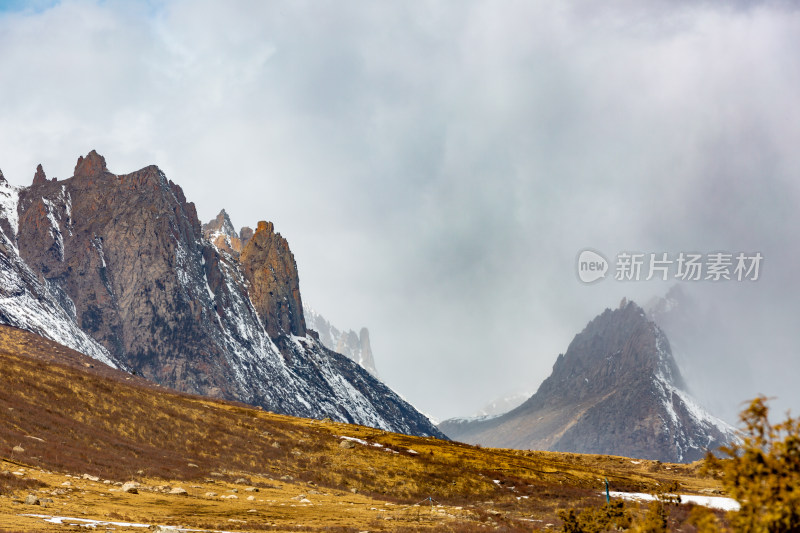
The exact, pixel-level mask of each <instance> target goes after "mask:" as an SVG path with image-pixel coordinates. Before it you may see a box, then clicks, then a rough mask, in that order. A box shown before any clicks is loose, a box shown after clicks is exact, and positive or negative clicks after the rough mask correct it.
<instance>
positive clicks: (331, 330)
mask: <svg viewBox="0 0 800 533" xmlns="http://www.w3.org/2000/svg"><path fill="white" fill-rule="evenodd" d="M303 314H304V315H305V318H306V324H308V327H309V328H310V329H312V330H314V331H316V332H317V334H319V340H320V342H321V343H322V344H323V345H324V346H325V347H326V348H328V349H329V350H333V351H334V352H338V353H340V354H343V355H346V356H347V357H349V358H350V359H352V360H353V361H355V362H356V363H358V364H359V365H361V366H362V367H363V368H365V369H366V370H367V371H368V372H369V373H370V374H372V375H373V376H375V377H378V370H377V369H376V368H375V359H374V357H373V355H372V346H371V345H370V341H369V330H368V329H367V328H361V331H360V332H359V333H356V332H355V331H353V330H352V329H351V330H347V331H343V330H340V329H338V328H337V327H335V326H333V325H332V324H331V323H330V322H328V320H327V319H326V318H325V317H324V316H322V315H321V314H319V313H317V312H316V311H315V310H314V309H313V308H311V307H309V306H308V305H304V306H303Z"/></svg>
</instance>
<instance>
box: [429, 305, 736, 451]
mask: <svg viewBox="0 0 800 533" xmlns="http://www.w3.org/2000/svg"><path fill="white" fill-rule="evenodd" d="M685 389H686V387H685V384H684V381H683V377H682V376H681V373H680V371H679V369H678V366H677V364H676V363H675V360H674V358H673V356H672V352H671V349H670V345H669V341H668V340H667V337H666V335H665V334H664V332H663V331H662V330H661V328H659V326H658V325H656V323H655V322H653V321H652V320H650V319H649V318H648V316H647V315H646V314H645V312H644V310H643V309H642V308H640V307H639V306H638V305H636V304H635V303H633V302H629V301H627V300H623V302H622V303H621V304H620V306H619V308H618V309H615V310H611V309H606V310H605V311H604V312H603V313H602V314H600V315H599V316H598V317H596V318H595V319H594V320H592V321H591V322H590V323H589V324H588V325H587V326H586V328H585V329H584V330H583V331H582V332H581V333H579V334H578V335H576V336H575V338H574V339H573V340H572V342H571V343H570V345H569V347H568V348H567V351H566V353H564V354H561V355H559V356H558V358H557V359H556V362H555V365H554V366H553V372H552V374H551V375H550V377H548V378H547V379H546V380H545V381H544V382H543V383H542V384H541V386H540V387H539V390H538V391H537V392H536V394H534V395H533V396H531V397H530V398H529V399H527V400H526V401H525V402H524V403H523V404H522V405H520V406H519V407H517V408H515V409H512V410H511V411H509V412H506V413H504V414H502V415H499V416H489V417H480V418H472V419H451V420H446V421H444V422H442V423H441V424H440V425H439V428H440V429H441V430H442V431H443V432H444V433H445V434H447V435H448V436H449V437H451V438H453V439H456V440H461V441H465V442H469V443H475V444H482V445H485V446H495V447H508V448H521V449H538V450H552V451H562V452H576V453H597V454H607V455H623V456H629V457H638V458H643V459H654V460H661V461H669V462H691V461H695V460H697V459H700V458H702V457H703V456H704V455H705V453H706V451H707V450H714V449H716V448H718V447H719V446H721V445H724V444H727V443H729V442H730V441H731V440H732V439H735V438H736V433H735V430H734V429H733V428H732V427H731V426H730V425H728V424H727V423H725V422H723V421H722V420H720V419H719V418H716V417H714V416H712V415H710V414H709V413H707V412H706V411H705V410H704V409H703V408H701V407H700V406H699V405H698V404H697V402H696V401H695V400H694V399H693V398H692V396H690V395H689V393H687V392H686V390H685Z"/></svg>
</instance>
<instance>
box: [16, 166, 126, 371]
mask: <svg viewBox="0 0 800 533" xmlns="http://www.w3.org/2000/svg"><path fill="white" fill-rule="evenodd" d="M18 197H19V189H18V188H17V187H14V186H12V185H10V184H9V183H8V182H7V181H6V179H5V177H4V176H3V173H2V172H0V324H7V325H9V326H15V327H18V328H21V329H25V330H28V331H30V332H32V333H36V334H38V335H41V336H43V337H46V338H48V339H50V340H54V341H56V342H58V343H60V344H63V345H64V346H68V347H69V348H72V349H73V350H77V351H79V352H82V353H84V354H86V355H89V356H91V357H93V358H94V359H97V360H99V361H102V362H104V363H106V364H107V365H110V366H113V367H115V368H117V367H120V366H123V365H120V364H119V362H118V361H116V360H115V359H114V358H112V357H111V355H110V354H109V352H108V350H106V349H105V348H104V347H103V346H101V345H100V344H99V343H98V342H97V341H95V340H94V339H93V338H92V337H90V336H89V335H87V334H86V333H84V332H83V331H81V329H80V328H79V327H78V326H77V324H76V323H75V306H74V305H73V304H72V301H71V300H70V298H69V297H68V296H67V295H65V294H64V292H63V291H62V290H61V289H60V287H59V286H58V285H57V284H53V283H51V282H49V281H48V280H47V278H45V277H43V276H39V275H36V274H34V272H33V271H32V270H31V269H30V268H29V267H28V265H26V264H25V262H24V261H23V260H22V259H21V258H20V257H19V252H18V251H17V245H16V237H17V235H16V233H17V221H18V216H17V201H18ZM123 368H124V366H123Z"/></svg>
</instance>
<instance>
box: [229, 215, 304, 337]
mask: <svg viewBox="0 0 800 533" xmlns="http://www.w3.org/2000/svg"><path fill="white" fill-rule="evenodd" d="M239 261H240V263H241V266H242V270H243V272H244V276H245V278H246V279H247V281H248V282H249V283H250V296H251V299H252V301H253V305H254V306H255V308H256V312H257V313H258V315H259V317H260V318H261V320H262V321H263V323H264V327H265V328H266V330H267V333H269V335H270V336H271V337H274V336H277V335H281V334H292V335H296V336H300V337H302V336H305V334H306V323H305V318H304V317H303V303H302V300H301V298H300V280H299V277H298V274H297V264H296V263H295V260H294V255H293V254H292V252H291V250H289V243H288V242H286V239H284V238H283V237H281V234H280V233H275V226H274V225H273V224H272V222H266V221H263V220H262V221H260V222H259V223H258V226H257V227H256V231H255V233H254V234H253V237H252V238H251V239H250V240H249V241H248V242H247V245H246V246H245V247H244V248H243V249H242V253H241V255H240V256H239Z"/></svg>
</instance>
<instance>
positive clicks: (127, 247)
mask: <svg viewBox="0 0 800 533" xmlns="http://www.w3.org/2000/svg"><path fill="white" fill-rule="evenodd" d="M12 211H13V210H12ZM16 212H17V215H18V222H17V228H16V232H15V234H16V243H15V246H8V247H6V249H5V250H4V251H3V256H4V259H5V261H6V263H8V264H18V263H21V264H24V265H26V266H27V267H28V268H29V270H30V271H31V272H32V273H35V274H34V277H39V278H41V280H42V282H41V284H42V285H46V286H47V287H48V288H49V292H50V293H51V295H55V296H58V297H61V300H63V301H64V302H66V303H65V304H64V305H63V307H65V308H67V309H68V310H69V311H70V313H67V315H68V316H66V317H61V320H60V322H59V323H62V324H65V325H66V326H65V327H67V326H69V324H72V326H75V325H77V326H78V328H79V331H81V332H82V333H83V334H84V335H86V334H88V336H90V337H91V339H93V340H94V341H96V342H95V343H94V344H99V345H100V346H102V348H103V349H105V351H106V352H107V353H108V354H109V357H110V358H111V359H112V360H113V361H115V362H118V363H119V365H120V366H122V367H124V368H127V369H130V370H132V371H135V372H136V373H137V374H139V375H142V376H144V377H146V378H147V379H150V380H152V381H154V382H156V383H159V384H162V385H166V386H169V387H173V388H175V389H177V390H181V391H186V392H191V393H197V394H203V395H208V396H213V397H220V398H225V399H231V400H239V401H243V402H245V403H249V404H252V405H260V406H262V407H264V408H265V409H269V410H272V411H275V412H279V413H285V414H291V415H295V416H305V417H314V418H323V417H326V416H327V417H331V418H333V419H335V420H341V421H345V422H352V423H359V424H365V425H370V426H374V427H378V428H382V429H387V430H393V431H398V432H403V433H411V434H420V435H435V436H440V437H441V436H442V434H441V433H439V432H438V430H436V428H435V427H434V426H433V425H432V424H431V423H430V422H429V421H428V420H427V418H425V417H424V416H423V415H421V414H420V413H418V412H417V411H416V410H415V409H414V408H413V407H411V406H410V405H409V404H408V403H406V402H405V401H403V400H402V399H401V398H399V397H398V396H397V395H396V394H394V393H393V392H392V391H391V390H389V389H388V388H387V387H386V386H385V385H383V384H382V383H381V382H379V381H378V380H376V379H374V378H373V377H372V376H370V375H369V374H368V373H367V372H366V371H364V370H363V369H361V368H360V367H358V365H356V364H354V363H353V362H352V361H350V360H349V359H347V358H346V357H344V356H342V355H339V354H336V353H334V352H331V351H330V350H327V349H325V348H324V347H323V346H322V345H321V344H320V343H319V342H318V341H316V340H315V339H314V338H312V337H310V336H306V332H305V324H304V320H303V315H302V302H301V297H300V292H299V279H298V276H297V268H296V265H295V261H294V257H293V255H292V253H291V251H290V250H289V247H288V243H287V242H286V240H285V239H283V237H281V236H280V234H278V233H275V232H274V229H273V226H272V224H271V223H267V222H261V223H259V225H258V229H257V230H256V232H255V233H254V234H253V235H252V236H251V237H250V239H248V240H247V246H244V247H243V248H242V253H241V255H240V256H238V255H232V254H231V253H228V252H227V251H225V250H224V249H221V248H218V247H217V246H215V245H214V244H212V243H210V242H209V241H208V240H206V239H205V238H204V237H203V230H202V228H201V226H200V223H199V221H198V218H197V213H196V210H195V207H194V204H192V203H191V202H187V200H186V198H185V197H184V194H183V191H182V190H181V188H180V187H179V186H178V185H176V184H174V183H173V182H171V181H170V180H168V179H167V178H166V176H165V175H164V174H163V173H162V172H161V170H160V169H158V167H156V166H149V167H146V168H143V169H141V170H139V171H137V172H133V173H131V174H125V175H116V174H113V173H111V172H109V170H108V168H107V166H106V162H105V159H104V158H103V157H102V156H100V155H99V154H97V153H96V152H94V151H92V152H90V153H89V154H88V155H87V156H86V157H85V158H84V157H81V158H80V159H79V160H78V163H77V165H76V167H75V172H74V176H73V177H71V178H69V179H66V180H61V181H54V180H47V179H46V177H45V175H44V171H43V169H42V168H41V167H40V168H39V169H38V170H37V173H36V176H35V178H34V182H33V184H32V185H31V186H30V187H27V188H22V189H20V190H19V191H18V202H17V209H16ZM13 225H14V224H13V220H12V223H9V226H13ZM12 229H13V228H12ZM17 250H18V252H19V253H18V255H17ZM20 268H21V267H20ZM4 271H6V272H14V270H13V269H11V268H7V269H4ZM28 292H29V293H30V294H31V295H32V296H31V297H32V298H33V299H35V300H37V301H39V302H40V303H42V305H49V306H50V307H52V302H53V301H54V300H56V299H57V298H52V297H50V296H48V295H46V294H44V293H41V294H40V293H34V292H32V291H31V290H29V291H28ZM48 302H49V303H48ZM28 309H29V307H25V306H23V307H18V308H17V309H16V311H14V312H13V313H10V314H9V316H7V317H5V318H4V319H3V322H4V323H9V324H14V325H16V326H18V327H22V328H25V329H30V330H32V331H34V330H35V325H34V324H32V323H31V322H30V321H29V320H27V319H26V318H25V316H24V314H25V313H26V312H27V310H28ZM78 338H81V333H78V332H77V331H76V332H75V339H78ZM75 342H77V341H75ZM70 346H72V344H70Z"/></svg>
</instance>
